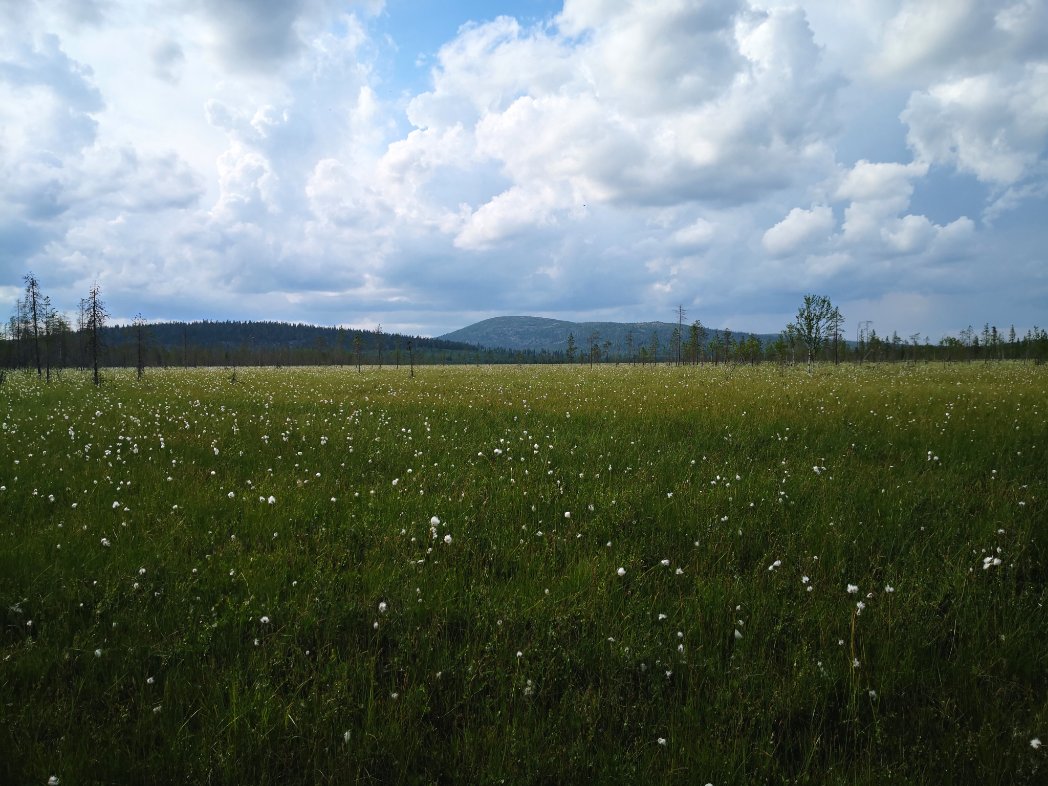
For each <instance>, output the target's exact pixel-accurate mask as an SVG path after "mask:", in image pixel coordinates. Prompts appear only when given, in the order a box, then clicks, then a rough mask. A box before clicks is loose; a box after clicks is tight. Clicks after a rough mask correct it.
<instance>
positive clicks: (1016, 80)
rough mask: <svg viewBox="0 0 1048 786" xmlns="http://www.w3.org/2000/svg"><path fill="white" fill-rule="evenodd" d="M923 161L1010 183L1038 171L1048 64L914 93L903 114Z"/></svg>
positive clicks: (1046, 140) (1046, 125) (1047, 109)
mask: <svg viewBox="0 0 1048 786" xmlns="http://www.w3.org/2000/svg"><path fill="white" fill-rule="evenodd" d="M902 120H903V121H904V122H905V123H906V124H907V126H908V127H909V131H908V133H907V141H908V142H909V144H910V146H911V147H912V148H913V150H914V152H915V153H916V154H917V156H918V157H919V158H920V159H921V160H924V161H928V162H930V163H936V164H946V165H950V166H954V167H956V168H957V169H959V170H960V171H962V172H970V173H971V174H974V175H975V176H976V177H978V178H979V179H980V180H982V181H984V182H987V183H992V184H995V185H1009V184H1012V183H1015V182H1016V181H1018V180H1021V179H1023V178H1024V177H1026V176H1028V175H1030V174H1033V173H1034V172H1036V171H1038V170H1040V171H1039V174H1041V175H1042V176H1043V174H1044V171H1043V170H1044V167H1043V159H1044V154H1045V149H1046V145H1048V63H1034V64H1030V65H1028V66H1026V67H1025V68H1023V69H1021V70H1019V71H1014V72H1009V73H1000V74H983V75H979V76H971V77H964V78H962V79H958V80H956V81H950V82H941V83H937V84H935V85H933V86H932V87H930V88H929V89H928V90H925V91H920V92H917V93H914V94H913V95H912V96H911V97H910V100H909V103H908V104H907V106H906V110H905V111H904V112H903V113H902Z"/></svg>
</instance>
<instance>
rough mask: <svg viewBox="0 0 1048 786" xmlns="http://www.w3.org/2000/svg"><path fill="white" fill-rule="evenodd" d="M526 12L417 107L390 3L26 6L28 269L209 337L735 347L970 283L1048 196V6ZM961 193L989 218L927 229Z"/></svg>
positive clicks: (672, 1) (745, 0)
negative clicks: (853, 305)
mask: <svg viewBox="0 0 1048 786" xmlns="http://www.w3.org/2000/svg"><path fill="white" fill-rule="evenodd" d="M2 2H4V0H0V3H2ZM77 9H79V11H77ZM498 10H499V9H498V7H497V6H492V7H491V11H490V12H489V13H490V14H491V16H489V17H488V18H487V19H483V18H481V19H476V20H469V19H466V18H462V19H461V20H459V21H460V22H461V27H459V28H458V32H457V34H455V35H453V36H452V37H451V38H450V39H449V40H446V41H435V42H434V43H433V44H432V50H431V54H432V56H431V57H426V58H425V62H427V63H429V64H431V65H430V68H429V72H428V76H426V78H425V80H424V81H425V84H424V86H423V87H422V88H421V89H419V88H417V87H415V86H408V85H406V84H402V83H399V82H397V81H396V80H397V78H398V70H397V69H398V68H401V67H403V63H400V65H399V66H397V67H396V68H395V67H394V66H393V65H392V63H393V62H394V61H397V62H400V61H399V60H398V58H402V55H401V54H400V53H398V52H397V48H396V47H397V45H398V43H399V42H398V41H397V34H398V30H397V27H396V24H393V22H394V19H395V18H396V15H397V14H400V13H402V12H401V11H399V10H398V9H397V8H396V7H391V8H390V9H388V10H385V9H384V8H383V4H382V3H381V2H378V1H377V0H376V1H375V2H368V3H360V2H357V3H352V4H350V5H348V6H347V5H346V4H344V3H335V2H331V1H330V0H292V2H276V0H266V2H264V3H261V4H260V3H256V2H249V0H222V1H221V2H219V0H187V2H181V3H177V4H168V5H166V6H157V7H156V12H155V13H154V14H152V15H151V16H150V18H149V19H148V20H145V19H144V17H143V15H142V13H141V10H140V8H138V7H137V6H136V5H135V4H133V3H130V2H125V1H124V0H109V1H108V2H105V3H101V2H99V3H91V4H86V3H85V4H67V6H60V5H57V4H33V5H30V6H29V7H27V12H26V14H25V15H22V16H20V17H19V19H18V20H17V21H5V22H3V23H0V39H2V43H3V46H2V47H0V52H2V53H3V54H0V247H2V249H3V252H2V253H3V255H4V256H3V257H2V259H3V260H5V261H4V263H3V264H5V265H7V266H8V267H14V268H21V267H26V268H28V267H34V268H39V269H41V270H43V267H42V264H43V262H44V261H45V260H46V261H47V262H48V264H52V265H53V266H54V270H55V272H56V275H57V274H59V273H60V274H61V276H62V277H63V278H64V279H68V280H70V281H73V282H75V281H78V280H83V279H86V278H91V277H95V276H99V275H102V276H103V277H104V276H105V274H106V273H107V272H108V273H109V274H110V276H111V277H112V278H111V280H113V281H115V282H118V283H115V284H113V285H112V286H115V287H117V288H118V291H117V292H116V293H114V295H115V296H116V298H117V300H116V302H118V303H119V302H120V299H121V298H125V297H126V298H127V299H128V300H130V298H132V297H142V296H143V295H142V288H143V286H144V284H143V283H142V282H148V281H149V280H154V281H156V280H160V279H162V280H163V282H164V283H163V284H157V285H156V291H157V292H160V293H162V294H161V295H156V299H155V301H154V302H155V303H157V304H158V306H163V307H165V308H169V307H171V308H173V307H174V306H173V305H172V304H180V305H179V308H182V309H188V310H190V312H192V302H193V301H192V297H191V296H188V295H186V294H185V293H186V292H190V291H197V292H199V291H206V296H201V297H204V299H205V301H206V302H205V303H204V305H203V306H201V307H202V308H203V307H208V308H211V309H212V315H236V314H231V313H230V308H233V307H234V305H228V304H235V308H236V309H239V311H238V312H237V314H240V315H244V316H256V317H265V316H274V317H278V316H284V317H285V318H295V319H312V318H314V317H313V316H311V315H314V314H321V313H322V314H323V315H324V319H325V321H330V322H335V321H338V322H345V323H356V324H360V323H364V324H366V323H367V321H368V320H372V321H382V322H383V324H387V325H389V324H393V325H396V324H397V323H398V320H403V322H404V323H405V324H411V325H413V326H414V327H415V328H416V329H417V328H418V325H419V321H420V320H424V321H426V322H427V324H428V328H427V329H428V330H431V331H433V332H439V329H440V328H453V327H457V326H460V323H461V321H462V319H463V318H464V316H463V315H464V314H465V313H467V312H468V313H469V314H470V315H473V316H476V317H477V318H480V317H482V316H487V315H489V314H487V313H483V311H484V309H483V308H481V307H479V306H478V305H477V304H481V303H483V304H490V305H488V306H486V307H487V308H490V309H493V310H512V311H518V312H519V311H531V312H533V313H545V314H550V315H560V316H566V317H573V316H585V315H586V314H591V315H594V316H600V317H601V318H652V317H663V318H664V317H666V316H667V314H668V313H669V312H670V311H671V310H672V307H673V306H674V305H676V304H677V303H680V302H683V303H684V304H685V305H686V306H687V307H689V308H690V309H691V310H692V313H694V314H695V315H696V316H699V317H701V318H702V319H703V321H704V322H707V323H708V324H711V325H715V324H716V323H717V322H718V316H717V315H718V314H719V313H723V314H724V315H725V318H726V317H727V316H728V315H731V317H732V319H737V318H742V317H741V316H740V315H742V316H744V315H745V314H746V313H752V314H753V315H754V319H755V320H756V319H759V320H766V319H770V318H772V317H769V316H768V315H774V314H775V313H779V312H783V311H785V312H791V311H793V310H795V304H794V303H793V302H792V299H795V297H796V295H797V293H798V290H799V288H803V289H805V290H806V291H822V290H824V289H826V290H830V289H831V288H833V287H844V286H847V284H846V283H845V282H852V281H854V282H856V283H855V284H854V286H859V285H861V286H863V287H867V288H869V289H870V290H871V291H872V290H877V291H883V290H884V288H885V287H886V286H889V285H891V286H897V284H896V283H894V282H897V281H898V279H899V273H900V270H903V269H905V270H906V271H907V281H910V282H914V286H918V285H919V286H932V282H937V281H940V280H945V279H946V278H947V277H948V273H949V274H950V276H952V277H950V278H949V280H951V281H953V282H957V281H968V279H965V278H964V276H962V275H959V274H958V272H957V269H958V268H959V266H960V265H961V261H963V260H964V259H965V258H966V256H970V255H971V254H973V253H974V251H973V249H978V248H981V247H986V246H985V245H984V244H985V243H989V242H990V239H991V238H1003V235H1000V234H995V233H999V232H1002V231H1004V230H1000V229H995V228H994V227H992V226H991V225H990V224H989V223H988V219H990V218H993V217H996V216H998V215H1000V213H1001V212H1003V211H1005V210H1011V209H1015V208H1019V207H1022V206H1023V205H1027V204H1032V203H1037V202H1043V201H1044V200H1045V199H1046V198H1048V187H1046V186H1045V185H1044V182H1045V177H1044V176H1045V172H1046V167H1045V147H1046V141H1048V110H1046V109H1045V107H1046V105H1048V98H1046V96H1048V85H1046V81H1048V77H1046V72H1045V62H1046V57H1048V49H1046V47H1048V43H1046V42H1048V27H1046V24H1045V20H1046V12H1045V5H1044V4H1043V3H1041V2H1039V1H1038V0H1010V1H1009V2H1006V3H992V2H977V1H976V0H959V2H957V3H940V4H937V3H926V2H921V3H918V2H910V1H909V0H892V2H886V3H881V2H873V0H868V1H865V0H864V2H857V3H853V4H845V5H843V6H842V5H841V4H839V3H829V2H823V1H822V0H802V2H800V3H794V2H787V0H765V2H761V3H759V4H758V3H756V2H752V1H751V0H713V1H712V2H703V3H690V2H681V1H680V0H652V1H651V2H645V3H622V2H615V1H613V0H566V2H565V3H564V5H563V7H562V8H561V9H559V13H556V14H555V15H552V16H550V17H548V18H546V19H543V20H539V21H538V22H534V23H524V22H522V21H520V20H517V19H514V18H513V17H511V16H507V15H502V16H499V15H497V12H498ZM73 12H77V13H81V14H82V16H83V18H82V19H79V20H77V19H74V18H73V16H72V15H71V14H72V13H73ZM442 13H448V11H447V10H446V9H444V8H443V7H442ZM478 13H479V11H478ZM6 16H11V15H6ZM1042 33H1044V34H1043V35H1042ZM125 42H136V45H137V46H134V47H128V46H123V44H124V43H125ZM128 52H131V53H132V54H128ZM414 54H415V53H414V52H411V53H409V56H412V57H413V56H414ZM427 54H429V53H427ZM132 62H133V65H132ZM129 70H133V72H134V73H133V74H129ZM420 76H424V75H421V74H420ZM860 103H861V104H862V106H863V113H862V116H861V118H857V117H856V116H853V115H852V114H850V113H849V112H848V111H844V110H842V107H849V106H852V107H854V106H856V105H858V104H860ZM866 118H875V119H877V121H878V124H877V128H878V129H881V128H883V129H884V130H885V131H884V133H885V134H886V135H888V136H891V137H892V139H891V140H889V141H890V143H891V144H886V145H885V146H884V148H883V149H882V148H880V147H878V149H876V150H868V149H867V145H868V140H869V138H870V137H871V135H870V134H869V133H868V131H867V129H865V128H860V127H858V125H859V124H861V123H865V122H866ZM886 151H887V152H886ZM944 172H946V173H950V174H953V173H961V174H964V175H967V179H966V180H965V181H964V186H963V187H964V189H965V190H966V193H965V195H964V196H965V199H964V200H960V199H958V200H956V203H954V202H949V203H944V204H943V205H934V206H931V207H929V206H928V204H927V200H928V195H929V194H930V193H934V188H931V187H930V184H931V185H934V184H935V183H936V178H937V177H940V176H941V175H942V173H944ZM986 205H989V207H986ZM972 206H974V207H972ZM980 208H984V215H983V218H982V221H981V222H980V223H978V224H977V223H976V222H974V221H972V220H971V219H969V218H967V217H966V215H965V214H967V215H973V216H974V215H977V214H978V211H979V209H980ZM973 209H974V211H975V212H972V210H973ZM1031 231H1034V230H1029V229H1027V232H1031ZM1001 242H1004V241H1003V240H1002V241H1001ZM1034 247H1036V244H1033V243H1030V244H1028V246H1024V247H1023V248H1024V249H1026V248H1034ZM1031 253H1033V252H1032V251H1023V252H1022V254H1018V255H1017V257H1016V261H1015V262H1014V263H1009V264H1014V265H1016V266H1021V265H1025V264H1028V260H1029V258H1030V254H1031ZM52 260H54V261H52ZM950 266H953V267H952V268H951V267H950ZM1018 269H1020V268H1019V267H1016V270H1018ZM1024 269H1025V268H1024ZM973 280H974V279H973ZM136 282H137V283H136ZM889 282H890V283H889ZM132 284H133V286H132ZM120 287H125V288H126V290H125V293H124V294H121V290H119V288H120ZM772 290H776V292H773V291H772ZM778 291H782V292H784V293H785V294H784V295H779V294H777V292H778ZM829 294H831V295H832V294H834V292H833V291H829ZM782 298H786V299H787V300H791V302H790V303H789V304H788V305H787V306H785V307H784V306H782V302H783V301H782ZM870 302H871V303H876V302H878V301H876V300H875V299H874V298H872V297H871V300H870ZM913 302H920V301H918V300H914V301H913ZM223 303H225V304H227V306H226V307H223V305H222V304H223ZM726 303H732V305H730V306H726V305H725V304H726ZM739 303H752V306H740V305H738V304H739ZM747 308H749V309H750V311H749V312H748V311H747ZM252 309H254V311H252ZM136 310H139V308H137V307H136V308H133V309H131V311H130V313H134V311H136ZM777 310H778V311H777ZM413 311H414V312H417V313H412V312H413ZM418 313H423V314H425V317H419V316H418ZM187 315H189V316H201V315H202V314H201V313H200V312H199V311H196V312H192V313H188V314H187ZM393 315H396V316H395V317H394V316H393ZM976 321H978V320H976ZM735 326H736V327H738V328H742V329H761V328H762V327H769V326H767V325H765V324H763V323H762V322H760V321H756V322H754V323H752V324H742V323H738V324H736V325H735Z"/></svg>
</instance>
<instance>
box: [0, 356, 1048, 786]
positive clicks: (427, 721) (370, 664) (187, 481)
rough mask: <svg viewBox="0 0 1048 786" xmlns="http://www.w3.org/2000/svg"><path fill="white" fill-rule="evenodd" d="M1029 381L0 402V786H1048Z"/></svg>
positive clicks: (1044, 432)
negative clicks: (786, 785)
mask: <svg viewBox="0 0 1048 786" xmlns="http://www.w3.org/2000/svg"><path fill="white" fill-rule="evenodd" d="M1046 542H1048V366H1034V365H1021V364H1017V363H989V364H986V363H976V364H958V365H950V366H945V367H944V366H942V365H918V366H914V365H903V364H896V365H863V366H857V365H847V366H839V367H834V366H820V367H819V368H817V370H816V372H815V374H814V375H811V376H809V375H808V374H807V373H806V372H805V371H804V370H803V369H802V368H783V367H779V366H773V365H771V364H765V365H761V366H757V367H735V368H730V367H725V366H719V367H712V366H705V367H686V368H674V367H669V366H667V367H654V368H653V367H645V368H641V367H627V366H598V367H596V368H592V369H591V368H586V367H579V366H576V367H565V366H549V367H519V368H518V367H479V368H475V367H448V368H437V367H424V368H420V369H416V376H415V378H413V379H412V378H409V376H408V372H407V369H406V368H401V369H399V370H394V369H391V368H386V369H384V370H376V369H365V370H364V372H363V373H358V372H357V371H356V370H355V369H350V368H293V369H292V368H285V369H257V368H241V369H238V370H237V372H236V375H235V378H233V377H232V374H231V372H230V371H220V370H203V369H201V370H188V371H186V370H164V371H161V370H148V371H147V372H146V375H145V377H144V378H143V379H141V380H138V379H136V377H135V374H134V372H133V371H112V372H109V373H107V374H106V376H105V381H104V384H103V385H102V386H101V387H100V388H95V387H94V386H92V385H91V384H90V379H89V378H88V377H87V376H83V375H80V374H76V373H73V372H65V373H64V374H63V375H62V376H61V378H60V379H59V380H57V381H54V382H52V383H51V384H50V385H47V384H45V383H44V382H43V381H38V380H37V378H36V376H35V375H32V376H29V375H23V374H20V373H15V374H8V376H7V378H6V381H5V382H4V383H3V384H2V385H0V702H2V706H0V783H4V784H8V783H10V784H45V783H47V782H48V779H49V778H51V777H52V776H53V777H55V778H57V779H58V781H59V782H60V783H61V784H63V785H64V786H72V784H88V783H212V784H234V783H253V784H283V783H292V784H293V783H353V782H361V783H383V784H385V783H464V782H468V783H478V784H488V783H502V782H505V783H512V784H530V783H551V784H552V783H587V782H622V783H638V782H640V783H643V782H648V783H659V784H663V783H666V784H673V783H679V784H705V783H712V784H716V785H717V786H721V784H748V783H783V782H790V783H837V784H874V783H877V784H881V783H886V782H895V783H955V784H956V783H980V784H1033V783H1045V782H1048V761H1046V757H1048V749H1046V748H1042V747H1040V740H1041V739H1043V740H1045V742H1048V609H1046V603H1048V591H1046V579H1048V553H1046Z"/></svg>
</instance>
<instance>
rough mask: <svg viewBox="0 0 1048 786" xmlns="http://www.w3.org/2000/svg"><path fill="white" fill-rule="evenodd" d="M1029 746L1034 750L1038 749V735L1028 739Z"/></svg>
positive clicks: (1039, 746) (1039, 739)
mask: <svg viewBox="0 0 1048 786" xmlns="http://www.w3.org/2000/svg"><path fill="white" fill-rule="evenodd" d="M1030 747H1031V748H1033V749H1034V750H1035V751H1036V750H1040V749H1041V738H1040V737H1034V738H1033V739H1032V740H1030Z"/></svg>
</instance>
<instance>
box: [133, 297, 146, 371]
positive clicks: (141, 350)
mask: <svg viewBox="0 0 1048 786" xmlns="http://www.w3.org/2000/svg"><path fill="white" fill-rule="evenodd" d="M131 324H132V326H133V327H134V329H135V369H136V370H137V372H138V378H139V379H141V378H142V375H143V374H144V373H145V370H146V320H145V318H144V317H143V316H142V314H141V312H139V313H138V314H135V319H134V322H132V323H131Z"/></svg>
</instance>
